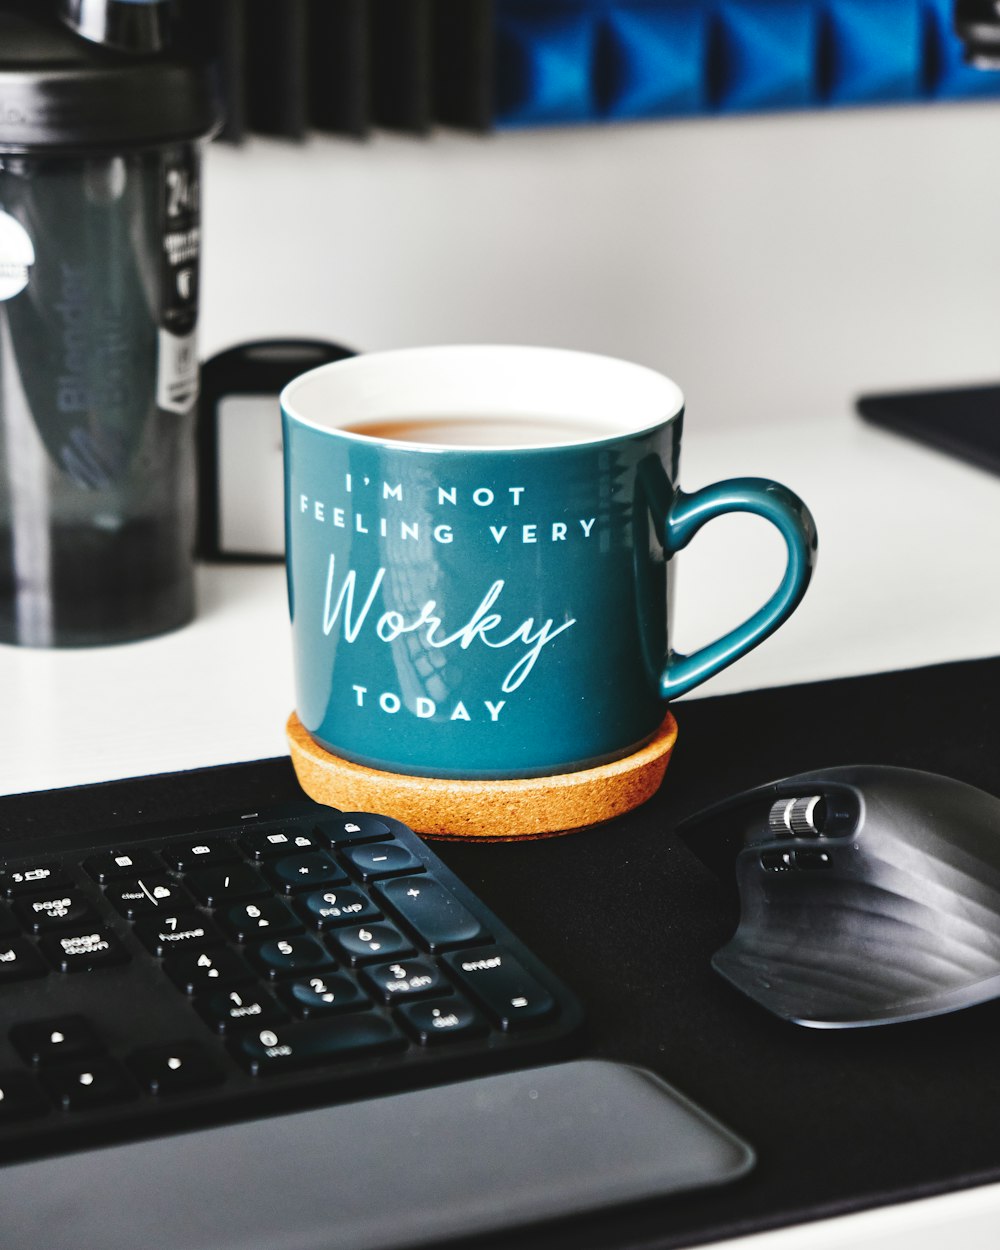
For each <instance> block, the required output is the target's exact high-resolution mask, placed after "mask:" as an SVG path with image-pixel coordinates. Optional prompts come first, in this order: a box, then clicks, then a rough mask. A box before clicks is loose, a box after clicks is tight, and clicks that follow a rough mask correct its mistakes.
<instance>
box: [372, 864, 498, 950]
mask: <svg viewBox="0 0 1000 1250" xmlns="http://www.w3.org/2000/svg"><path fill="white" fill-rule="evenodd" d="M374 893H375V894H376V896H377V897H380V898H382V899H384V900H385V901H386V903H387V904H388V905H389V907H390V909H391V910H394V911H395V912H396V914H397V915H399V916H401V917H402V918H403V920H404V921H405V922H406V924H407V925H408V926H409V927H410V928H411V929H412V930H413V931H414V932H415V933H416V934H417V936H418V937H419V938H421V939H422V941H423V942H424V944H425V945H426V946H427V949H428V950H431V951H434V952H435V953H436V952H438V951H442V950H447V949H448V948H449V947H454V946H472V945H474V944H477V943H478V944H482V943H483V942H486V941H488V940H489V938H490V934H489V933H488V932H487V931H486V929H485V928H484V927H483V925H482V924H481V923H480V922H479V921H478V920H477V919H476V917H475V916H474V915H473V914H472V912H471V911H469V909H468V908H467V907H465V906H464V905H463V904H462V903H460V902H459V901H458V899H457V898H456V897H455V896H454V894H452V893H451V891H450V890H446V889H445V888H444V886H443V885H441V883H440V882H438V881H435V880H434V879H433V878H432V877H428V876H427V875H426V874H424V875H423V876H419V877H395V878H393V879H391V880H389V881H385V882H383V883H382V884H380V885H376V886H375V888H374Z"/></svg>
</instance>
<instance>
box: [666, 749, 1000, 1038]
mask: <svg viewBox="0 0 1000 1250" xmlns="http://www.w3.org/2000/svg"><path fill="white" fill-rule="evenodd" d="M678 833H679V834H680V835H681V836H682V837H683V838H684V840H685V841H686V842H687V844H688V845H689V846H690V847H691V848H692V849H693V850H694V851H695V852H696V853H697V854H698V855H699V856H700V857H701V858H702V859H703V860H704V861H705V862H706V863H707V864H709V866H710V867H712V868H713V869H714V870H715V871H717V872H721V873H723V874H731V873H732V872H733V868H734V862H733V861H734V860H735V876H736V884H737V888H738V890H739V896H740V903H741V915H740V922H739V927H738V928H737V930H736V933H735V934H734V935H733V937H732V939H731V940H730V941H729V942H728V943H727V944H726V945H725V946H723V947H722V948H721V950H719V951H717V952H716V954H715V956H714V957H713V960H712V964H713V966H714V967H715V969H716V970H717V971H718V972H719V973H721V974H722V976H723V977H725V978H726V979H727V980H728V981H730V982H731V983H732V984H733V985H734V986H735V987H736V988H737V989H739V990H741V991H742V992H743V993H744V994H747V995H748V996H749V997H750V998H752V999H754V1001H756V1002H758V1003H760V1005H761V1006H763V1007H766V1008H767V1009H768V1010H769V1011H771V1012H773V1013H774V1014H775V1015H777V1016H780V1017H782V1018H783V1019H785V1020H790V1021H793V1022H794V1023H796V1024H804V1025H810V1026H813V1027H816V1028H829V1029H837V1028H856V1027H860V1026H865V1025H877V1024H888V1023H891V1022H897V1021H905V1020H917V1019H921V1018H923V1017H926V1016H934V1015H942V1014H944V1013H946V1012H950V1011H956V1010H958V1009H959V1008H963V1007H970V1006H972V1005H974V1004H976V1003H982V1002H986V1001H987V1000H989V999H993V998H997V997H1000V799H997V798H994V797H993V796H992V795H990V794H987V793H985V792H984V791H982V790H979V789H977V788H975V787H973V786H969V785H966V784H965V783H963V782H959V781H954V780H952V779H950V778H948V777H941V776H938V775H936V774H933V773H925V772H920V771H916V770H913V769H902V768H890V767H880V766H876V765H858V766H854V767H844V768H829V769H819V770H817V771H815V772H808V773H801V774H799V775H798V776H795V777H789V778H787V779H786V780H783V781H778V782H774V783H772V784H770V785H766V786H761V787H759V788H757V789H754V790H751V791H748V792H746V793H744V794H741V795H738V796H737V797H735V798H732V799H728V800H726V801H724V802H723V803H721V804H718V805H716V806H713V807H711V808H709V809H707V810H705V811H703V812H701V813H699V814H696V815H694V816H692V817H690V818H688V820H686V821H685V822H683V823H682V824H681V825H680V826H679V827H678Z"/></svg>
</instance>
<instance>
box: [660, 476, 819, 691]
mask: <svg viewBox="0 0 1000 1250" xmlns="http://www.w3.org/2000/svg"><path fill="white" fill-rule="evenodd" d="M651 460H652V461H655V467H654V464H653V463H650V461H651ZM657 470H658V472H657ZM640 471H641V473H642V476H643V478H644V479H645V480H644V485H645V486H646V492H647V493H646V498H647V502H648V506H649V511H650V515H651V517H652V520H653V525H654V528H655V531H656V535H657V538H658V539H659V541H660V544H661V546H662V547H663V551H664V554H665V555H666V556H667V557H669V556H672V555H674V554H675V553H676V552H678V551H680V550H681V548H682V547H686V546H687V545H688V543H689V542H690V541H691V539H692V538H694V536H695V534H697V532H698V531H699V530H700V529H701V527H702V526H703V525H705V524H706V522H708V521H711V520H713V519H714V518H715V517H718V516H723V515H724V514H725V513H727V512H750V513H752V514H753V515H754V516H759V517H763V518H764V519H765V520H766V521H770V522H771V524H772V525H774V526H775V527H776V528H777V529H778V531H779V532H780V533H781V536H782V538H784V540H785V546H786V548H787V554H788V560H787V563H786V565H785V573H784V576H783V577H782V579H781V584H780V585H779V586H778V589H777V590H776V591H775V592H774V594H773V595H772V596H771V597H770V599H768V601H767V602H766V603H765V604H764V606H763V607H762V608H760V609H759V610H758V611H757V612H755V613H754V614H753V616H751V617H750V618H749V619H748V620H746V621H744V622H743V623H742V625H737V626H736V628H735V629H731V630H730V631H729V632H728V633H727V634H723V636H722V637H721V638H718V639H717V640H716V641H715V642H712V643H709V644H708V646H705V647H702V648H701V649H700V650H698V651H695V652H693V653H692V654H691V655H682V654H681V653H680V652H678V651H673V650H668V652H667V658H666V662H665V663H664V665H663V669H662V671H661V672H660V675H659V690H660V697H661V698H662V699H676V698H677V697H678V695H682V694H685V693H686V692H687V691H688V690H692V689H693V688H694V687H695V686H697V685H700V683H701V682H703V681H706V680H707V679H708V678H709V677H712V676H713V675H714V674H715V673H717V672H719V671H720V670H721V669H723V668H725V667H726V666H727V665H729V664H732V663H733V661H734V660H738V659H739V658H740V656H742V655H745V654H746V653H747V652H748V651H750V650H752V649H753V648H754V647H756V646H757V644H758V643H761V642H763V641H764V639H765V638H766V637H767V636H768V635H769V634H772V633H773V632H774V631H775V630H776V629H777V628H778V626H779V625H780V624H781V623H782V622H783V621H785V620H786V619H787V618H788V617H789V616H790V615H791V614H792V612H793V611H794V610H795V609H796V608H797V607H798V605H799V603H800V601H801V599H802V596H803V595H804V594H805V592H806V587H807V586H808V585H809V579H810V578H811V577H812V571H813V566H814V564H815V562H816V523H815V521H814V520H813V518H812V514H811V513H810V511H809V509H808V508H807V507H806V505H805V504H804V503H803V502H802V500H801V499H800V498H799V497H798V495H796V494H794V493H793V492H792V491H790V490H789V489H788V488H787V487H785V486H782V485H781V484H780V483H779V482H772V481H771V480H770V479H769V478H765V477H735V478H729V479H728V480H727V481H724V482H715V483H713V484H712V485H711V486H704V487H702V489H701V490H696V491H694V492H693V493H692V494H690V495H689V494H687V493H686V492H684V491H682V490H677V491H671V490H670V485H669V482H668V480H667V476H666V474H665V473H664V471H663V466H662V465H661V464H660V462H659V459H658V458H655V457H651V458H649V459H647V460H646V462H644V463H643V464H642V466H641V470H640ZM651 479H652V480H651Z"/></svg>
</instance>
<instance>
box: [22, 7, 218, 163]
mask: <svg viewBox="0 0 1000 1250" xmlns="http://www.w3.org/2000/svg"><path fill="white" fill-rule="evenodd" d="M221 120H222V113H221V103H220V95H219V92H218V90H217V85H216V82H215V77H214V74H213V73H212V72H211V70H210V68H209V66H208V65H207V64H206V63H204V62H202V61H197V60H189V59H185V58H184V57H183V56H181V55H178V54H176V53H167V54H166V55H156V56H135V55H129V54H124V53H119V52H116V51H113V50H111V49H108V48H105V47H102V46H100V45H98V44H95V43H92V42H90V41H89V40H87V39H83V38H80V37H79V36H78V35H75V34H74V33H73V32H72V31H70V30H69V29H67V28H66V27H63V26H61V25H59V24H58V23H56V22H54V21H46V20H45V19H44V18H39V17H37V16H35V15H32V14H29V13H28V12H26V11H24V10H23V9H13V10H0V152H28V153H33V152H36V151H43V152H48V151H57V150H67V149H69V150H93V149H104V150H106V149H117V148H121V147H146V146H148V147H155V146H158V145H161V144H164V143H171V142H177V141H183V140H188V139H197V138H205V137H208V136H209V135H210V134H211V133H212V132H213V131H215V130H216V129H218V127H219V125H220V124H221Z"/></svg>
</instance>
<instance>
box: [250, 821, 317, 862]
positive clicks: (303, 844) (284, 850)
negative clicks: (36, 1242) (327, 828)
mask: <svg viewBox="0 0 1000 1250" xmlns="http://www.w3.org/2000/svg"><path fill="white" fill-rule="evenodd" d="M321 845H322V844H321V842H320V840H319V839H318V838H316V837H314V836H313V835H312V834H310V833H306V832H305V831H304V830H302V829H273V828H272V829H251V830H249V831H248V832H247V833H245V834H244V835H243V837H242V838H240V850H241V851H242V852H243V854H244V855H246V857H247V858H248V859H253V860H258V861H259V860H266V859H277V858H278V856H279V855H287V854H288V852H289V851H318V850H319V848H320V846H321Z"/></svg>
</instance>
